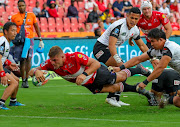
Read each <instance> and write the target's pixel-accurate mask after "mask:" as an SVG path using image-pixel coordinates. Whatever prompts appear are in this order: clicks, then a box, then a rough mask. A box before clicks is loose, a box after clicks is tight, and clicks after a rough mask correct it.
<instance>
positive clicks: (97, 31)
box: [94, 28, 101, 37]
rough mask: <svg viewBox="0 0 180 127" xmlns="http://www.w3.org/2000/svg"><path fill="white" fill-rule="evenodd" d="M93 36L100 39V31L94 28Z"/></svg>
mask: <svg viewBox="0 0 180 127" xmlns="http://www.w3.org/2000/svg"><path fill="white" fill-rule="evenodd" d="M94 34H95V36H96V37H100V36H101V29H100V28H96V29H95V30H94Z"/></svg>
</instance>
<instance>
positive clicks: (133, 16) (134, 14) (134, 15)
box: [127, 7, 141, 29]
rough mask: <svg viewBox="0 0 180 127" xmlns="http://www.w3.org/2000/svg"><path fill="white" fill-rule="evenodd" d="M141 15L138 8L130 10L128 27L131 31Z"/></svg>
mask: <svg viewBox="0 0 180 127" xmlns="http://www.w3.org/2000/svg"><path fill="white" fill-rule="evenodd" d="M140 15H141V11H140V10H139V8H137V7H133V8H131V9H130V10H129V12H128V14H127V26H128V28H129V29H131V28H132V27H134V26H135V25H136V24H137V23H138V21H139V18H140Z"/></svg>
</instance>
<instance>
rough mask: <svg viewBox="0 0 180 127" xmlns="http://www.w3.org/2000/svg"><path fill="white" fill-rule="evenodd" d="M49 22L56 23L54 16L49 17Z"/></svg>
mask: <svg viewBox="0 0 180 127" xmlns="http://www.w3.org/2000/svg"><path fill="white" fill-rule="evenodd" d="M48 23H49V24H54V25H55V19H54V18H52V17H49V18H48Z"/></svg>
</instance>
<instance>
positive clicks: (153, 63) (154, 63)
mask: <svg viewBox="0 0 180 127" xmlns="http://www.w3.org/2000/svg"><path fill="white" fill-rule="evenodd" d="M151 64H152V66H153V68H156V67H157V65H158V64H159V60H158V59H155V60H152V61H151Z"/></svg>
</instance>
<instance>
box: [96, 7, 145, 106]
mask: <svg viewBox="0 0 180 127" xmlns="http://www.w3.org/2000/svg"><path fill="white" fill-rule="evenodd" d="M140 15H141V11H140V10H139V9H138V8H136V7H133V8H131V9H130V11H129V13H128V14H127V17H126V18H123V19H120V20H118V21H116V22H114V23H113V24H111V25H110V26H109V27H108V29H107V30H106V31H105V32H104V33H103V34H102V35H101V36H100V37H99V38H98V39H97V42H96V44H95V45H94V49H93V54H94V56H95V58H96V59H97V60H98V61H99V62H102V63H104V64H105V65H106V66H120V65H122V64H123V61H122V59H121V58H120V56H119V55H118V54H117V50H116V48H117V47H119V46H121V45H122V44H123V43H124V42H125V41H126V40H128V39H129V38H133V39H134V41H135V42H136V44H137V45H138V47H139V48H140V50H141V51H142V52H146V51H148V47H147V46H146V45H145V44H144V42H143V41H142V39H141V38H140V32H139V29H138V27H137V26H136V24H137V23H138V21H139V18H140ZM129 41H132V39H131V40H129ZM129 43H130V42H129ZM119 96H120V93H109V95H108V96H107V98H106V102H107V103H109V104H111V105H114V106H117V107H120V106H121V105H129V104H126V103H124V102H122V101H119Z"/></svg>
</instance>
